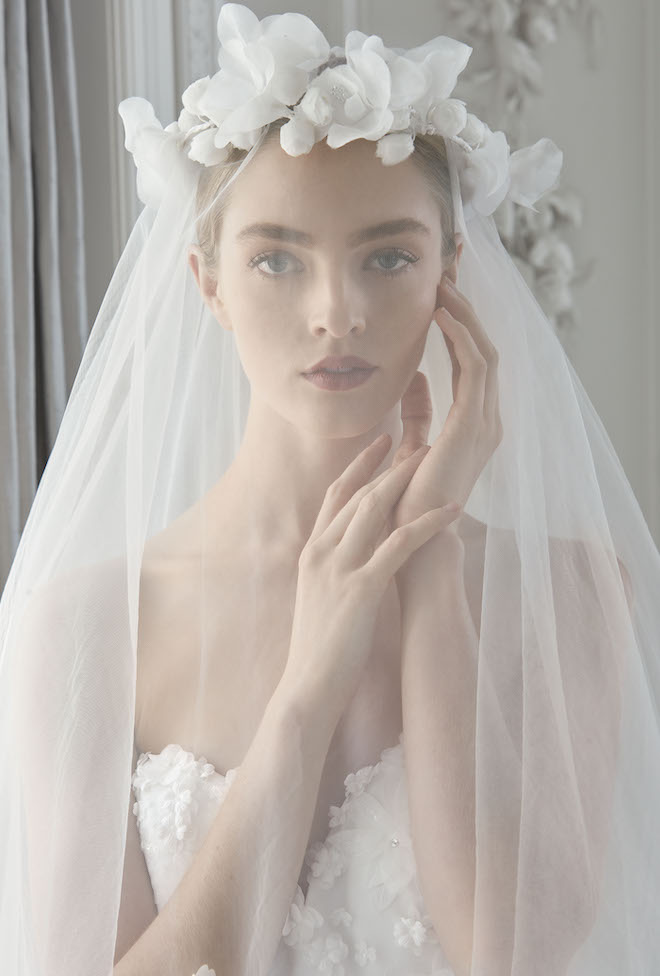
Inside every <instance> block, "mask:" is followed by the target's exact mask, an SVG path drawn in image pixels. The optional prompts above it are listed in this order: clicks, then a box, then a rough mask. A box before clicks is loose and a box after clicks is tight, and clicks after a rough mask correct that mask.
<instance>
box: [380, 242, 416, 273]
mask: <svg viewBox="0 0 660 976" xmlns="http://www.w3.org/2000/svg"><path fill="white" fill-rule="evenodd" d="M375 257H376V259H377V260H379V261H380V259H381V258H382V257H386V258H395V259H396V261H403V262H404V264H403V265H402V266H401V267H399V268H397V267H395V266H394V265H389V266H388V267H385V268H383V267H382V265H381V271H382V272H383V274H384V275H386V276H387V277H388V278H392V277H393V276H394V275H397V274H399V273H400V272H402V271H407V270H408V268H409V267H410V266H411V265H412V264H414V263H415V261H418V260H419V259H418V258H416V257H415V256H414V255H413V254H408V252H407V251H402V250H401V249H400V248H398V247H394V248H388V249H387V250H386V251H378V252H377V253H376V255H375Z"/></svg>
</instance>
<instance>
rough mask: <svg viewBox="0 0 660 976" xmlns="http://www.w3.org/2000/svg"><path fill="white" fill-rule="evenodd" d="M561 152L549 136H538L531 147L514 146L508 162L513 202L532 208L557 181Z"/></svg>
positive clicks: (510, 192)
mask: <svg viewBox="0 0 660 976" xmlns="http://www.w3.org/2000/svg"><path fill="white" fill-rule="evenodd" d="M563 159H564V154H563V152H562V151H561V149H559V148H558V147H557V146H556V145H555V143H554V142H553V141H552V139H546V138H543V139H539V140H538V141H537V142H535V143H534V145H533V146H525V147H524V148H523V149H517V150H516V152H514V153H513V154H512V155H511V159H510V161H509V176H510V180H511V189H510V191H509V196H510V197H511V199H512V200H513V201H514V203H520V204H522V205H523V206H525V207H531V206H532V204H534V203H535V202H536V201H537V200H538V198H539V197H540V196H542V195H543V194H544V193H546V192H547V191H548V190H554V189H555V187H556V186H557V184H558V182H559V172H560V170H561V167H562V162H563Z"/></svg>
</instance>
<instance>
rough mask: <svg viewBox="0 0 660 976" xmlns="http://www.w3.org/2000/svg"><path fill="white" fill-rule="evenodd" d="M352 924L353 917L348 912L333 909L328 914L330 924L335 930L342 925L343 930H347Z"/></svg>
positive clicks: (343, 909)
mask: <svg viewBox="0 0 660 976" xmlns="http://www.w3.org/2000/svg"><path fill="white" fill-rule="evenodd" d="M352 923H353V916H352V915H351V913H350V912H347V911H346V909H345V908H335V909H334V911H332V912H330V924H331V925H334V926H335V928H337V927H338V926H340V925H343V926H344V928H346V929H347V928H349V927H350V926H351V925H352Z"/></svg>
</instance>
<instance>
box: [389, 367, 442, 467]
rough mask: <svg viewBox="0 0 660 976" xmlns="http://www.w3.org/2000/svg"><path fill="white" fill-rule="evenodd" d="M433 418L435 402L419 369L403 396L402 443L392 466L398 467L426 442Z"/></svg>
mask: <svg viewBox="0 0 660 976" xmlns="http://www.w3.org/2000/svg"><path fill="white" fill-rule="evenodd" d="M432 419H433V403H432V401H431V393H430V390H429V384H428V380H427V378H426V376H425V375H424V373H422V372H421V370H417V372H416V373H415V375H414V376H413V378H412V380H411V381H410V384H409V386H408V389H407V390H406V392H405V393H404V394H403V396H402V397H401V422H402V427H403V430H402V434H401V443H400V444H399V447H398V448H397V452H396V454H395V455H394V457H393V458H392V466H393V467H396V465H398V464H399V463H400V462H401V461H402V460H403V459H404V458H407V457H409V456H410V455H411V454H412V452H413V451H416V450H417V449H418V448H419V447H423V446H424V444H426V442H427V440H428V436H429V430H430V429H431V421H432Z"/></svg>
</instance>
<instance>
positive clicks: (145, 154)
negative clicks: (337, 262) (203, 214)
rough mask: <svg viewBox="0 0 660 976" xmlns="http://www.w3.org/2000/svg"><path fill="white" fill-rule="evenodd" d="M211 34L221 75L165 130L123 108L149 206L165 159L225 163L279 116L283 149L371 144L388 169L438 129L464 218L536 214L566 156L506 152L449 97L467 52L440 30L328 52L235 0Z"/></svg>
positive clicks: (199, 86) (307, 33)
mask: <svg viewBox="0 0 660 976" xmlns="http://www.w3.org/2000/svg"><path fill="white" fill-rule="evenodd" d="M218 37H219V40H220V49H219V53H218V63H219V66H220V67H219V70H218V71H217V72H216V73H215V74H214V75H213V76H212V77H211V76H206V77H204V78H200V79H198V80H197V81H194V82H193V83H192V84H191V85H189V86H188V88H187V89H186V90H185V91H184V93H183V95H182V103H183V108H182V109H181V112H180V114H179V117H178V119H177V121H175V122H172V123H170V124H169V125H168V126H166V127H165V128H163V127H162V125H161V123H160V122H159V120H158V119H157V118H156V115H155V113H154V110H153V107H152V105H151V103H150V102H148V101H147V100H146V99H143V98H139V97H132V98H127V99H124V101H122V102H121V103H120V105H119V113H120V115H121V118H122V121H123V123H124V128H125V134H126V136H125V145H126V148H127V149H128V150H129V151H130V152H131V153H132V154H133V157H134V160H135V164H136V167H137V190H138V196H139V197H140V199H141V200H142V202H143V203H145V204H146V205H147V206H150V207H153V208H157V207H158V204H159V202H160V200H161V198H162V195H163V191H164V188H165V186H166V184H167V180H168V174H169V173H170V172H171V168H172V166H173V165H177V164H179V165H181V166H183V167H186V168H187V167H195V166H196V167H198V166H200V165H203V166H213V165H216V164H217V163H221V162H223V161H224V160H225V159H226V158H227V156H228V154H229V151H230V149H231V147H232V146H234V147H237V148H239V149H245V150H249V149H251V148H252V147H253V146H254V145H255V143H256V142H257V141H258V139H259V137H260V135H261V133H262V130H264V128H265V127H266V126H267V125H268V124H269V123H270V122H273V121H275V120H277V119H281V118H285V119H287V121H286V122H285V123H284V125H283V126H282V127H281V129H280V144H281V146H282V148H283V149H284V150H285V151H286V152H287V153H289V155H291V156H298V155H301V154H304V153H308V152H309V151H310V150H311V148H312V146H313V145H314V144H315V143H316V142H318V141H320V140H321V139H325V140H326V141H327V144H328V145H329V146H330V147H331V148H338V147H340V146H343V145H345V144H346V143H347V142H350V141H352V140H353V139H371V140H373V141H375V142H376V143H377V145H376V154H377V155H378V157H379V158H380V159H381V160H382V162H383V164H384V165H386V166H391V165H395V164H396V163H398V162H400V161H402V160H404V159H406V158H407V157H408V156H409V155H410V154H411V153H412V152H413V149H414V137H415V135H417V134H419V133H424V134H429V133H436V134H440V135H442V136H444V138H445V140H446V141H447V148H448V153H449V159H450V165H452V164H453V165H455V166H456V169H457V171H458V176H459V181H460V188H461V198H462V201H463V208H464V215H465V219H466V220H467V219H469V217H470V214H471V213H472V212H478V213H481V214H483V215H484V216H488V215H489V214H491V213H492V212H493V211H494V210H495V209H496V207H498V206H499V204H500V203H501V202H502V201H503V200H504V199H505V198H507V199H508V200H511V201H513V202H515V203H519V204H521V205H523V206H525V207H530V208H531V209H535V208H534V207H533V204H534V203H535V201H536V200H538V198H539V197H540V196H542V195H543V194H544V193H545V192H546V191H547V190H549V189H552V188H554V187H555V186H556V185H557V183H558V178H559V172H560V170H561V165H562V160H563V153H562V152H561V150H559V149H558V148H557V146H556V145H555V144H554V143H553V142H552V140H550V139H547V138H542V139H539V140H538V141H537V142H536V143H535V144H534V145H532V146H528V147H525V148H523V149H519V150H517V151H516V152H514V153H510V149H509V144H508V142H507V139H506V136H505V134H504V132H501V131H497V132H492V131H491V130H490V128H489V127H488V125H486V124H485V123H484V122H482V121H481V120H480V119H478V118H477V117H476V116H475V115H473V114H471V113H470V112H468V110H467V107H466V104H465V102H463V101H461V100H460V99H456V98H452V97H451V92H452V91H453V89H454V87H455V86H456V82H457V79H458V75H459V74H460V73H461V71H463V69H464V68H465V66H466V64H467V62H468V60H469V58H470V55H471V53H472V48H471V47H470V46H469V45H467V44H464V43H463V42H461V41H458V40H455V39H454V38H451V37H447V36H444V35H441V36H439V37H435V38H433V39H432V40H429V41H427V42H426V43H424V44H422V45H420V46H418V47H415V48H411V49H410V50H404V49H402V48H388V47H386V46H385V45H384V43H383V41H382V39H381V38H380V37H378V36H377V35H375V34H373V35H366V34H364V33H362V32H361V31H357V30H353V31H350V32H349V33H348V34H347V36H346V39H345V46H344V47H341V46H334V47H330V45H329V43H328V41H327V40H326V38H325V37H324V35H323V33H322V32H321V31H320V30H319V29H318V27H317V26H316V25H315V24H314V22H313V21H312V20H310V18H309V17H306V16H305V15H304V14H299V13H283V14H273V15H271V16H268V17H264V18H263V19H262V20H259V19H258V18H257V16H256V15H255V14H254V13H253V11H252V10H250V9H249V7H247V6H245V5H243V4H238V3H225V4H224V5H223V6H222V7H221V9H220V15H219V17H218ZM191 174H194V171H193V169H191Z"/></svg>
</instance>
